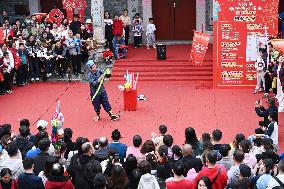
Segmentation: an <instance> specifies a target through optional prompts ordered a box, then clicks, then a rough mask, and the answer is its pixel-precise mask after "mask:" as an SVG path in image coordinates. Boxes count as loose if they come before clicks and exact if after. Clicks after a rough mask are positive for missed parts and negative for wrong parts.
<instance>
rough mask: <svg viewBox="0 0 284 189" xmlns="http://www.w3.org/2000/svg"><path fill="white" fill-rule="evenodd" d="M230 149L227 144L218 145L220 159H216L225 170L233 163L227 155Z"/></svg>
mask: <svg viewBox="0 0 284 189" xmlns="http://www.w3.org/2000/svg"><path fill="white" fill-rule="evenodd" d="M230 151H231V146H230V145H229V144H222V145H221V147H220V150H219V152H220V154H221V156H222V159H221V160H220V161H218V162H217V163H218V164H221V165H223V166H224V167H225V168H226V170H227V171H228V170H229V169H230V168H231V167H232V166H233V164H234V162H233V160H232V158H231V157H229V152H230Z"/></svg>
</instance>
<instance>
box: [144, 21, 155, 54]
mask: <svg viewBox="0 0 284 189" xmlns="http://www.w3.org/2000/svg"><path fill="white" fill-rule="evenodd" d="M149 22H150V23H149V24H148V25H147V32H146V36H147V49H150V45H152V46H153V48H154V49H155V48H156V40H155V31H156V26H155V24H154V20H153V18H149Z"/></svg>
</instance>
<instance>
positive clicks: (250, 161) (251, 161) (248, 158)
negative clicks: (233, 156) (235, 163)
mask: <svg viewBox="0 0 284 189" xmlns="http://www.w3.org/2000/svg"><path fill="white" fill-rule="evenodd" d="M251 149H252V145H251V142H250V141H249V140H242V141H241V143H240V150H242V151H243V152H244V153H245V158H244V161H243V163H244V164H246V165H248V166H250V167H251V168H252V169H253V168H254V166H255V165H256V163H257V159H256V157H255V155H253V154H252V153H251Z"/></svg>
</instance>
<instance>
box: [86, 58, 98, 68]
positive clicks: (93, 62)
mask: <svg viewBox="0 0 284 189" xmlns="http://www.w3.org/2000/svg"><path fill="white" fill-rule="evenodd" d="M95 64H96V62H95V61H94V60H92V59H89V60H88V62H87V63H86V66H87V68H88V69H91V68H92V67H93V66H94V65H95Z"/></svg>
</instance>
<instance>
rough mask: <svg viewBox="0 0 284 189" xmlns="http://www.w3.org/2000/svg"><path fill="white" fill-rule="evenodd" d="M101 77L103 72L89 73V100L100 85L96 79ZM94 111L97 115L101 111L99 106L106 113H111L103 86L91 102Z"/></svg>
mask: <svg viewBox="0 0 284 189" xmlns="http://www.w3.org/2000/svg"><path fill="white" fill-rule="evenodd" d="M102 75H103V72H102V71H100V70H97V71H96V72H95V73H93V72H91V71H90V72H89V73H88V76H87V79H88V81H89V83H90V90H91V98H92V97H93V96H94V95H95V93H96V91H97V89H98V87H99V85H100V83H99V82H98V79H99V78H100V77H101V76H102ZM92 104H93V106H94V109H95V111H96V112H97V113H98V112H100V110H101V105H102V106H103V108H104V110H105V111H106V112H110V111H111V106H110V104H109V101H108V97H107V92H106V90H105V88H104V85H102V86H101V88H100V90H99V92H98V94H97V96H96V97H95V99H94V100H93V102H92Z"/></svg>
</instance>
